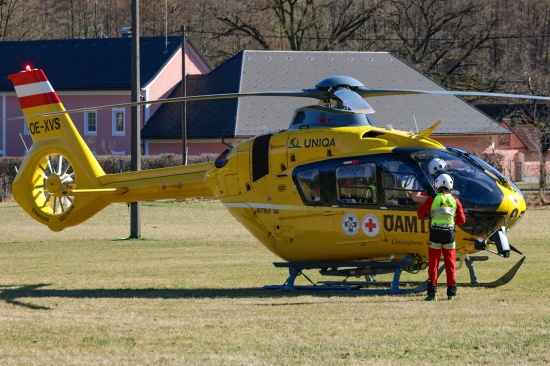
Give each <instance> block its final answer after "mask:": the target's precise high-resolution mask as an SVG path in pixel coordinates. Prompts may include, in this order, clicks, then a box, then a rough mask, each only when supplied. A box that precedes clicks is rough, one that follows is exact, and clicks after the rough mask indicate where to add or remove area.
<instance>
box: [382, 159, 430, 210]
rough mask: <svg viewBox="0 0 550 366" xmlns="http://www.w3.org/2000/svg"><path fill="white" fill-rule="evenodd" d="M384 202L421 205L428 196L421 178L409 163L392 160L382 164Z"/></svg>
mask: <svg viewBox="0 0 550 366" xmlns="http://www.w3.org/2000/svg"><path fill="white" fill-rule="evenodd" d="M382 179H383V188H384V203H385V204H389V205H399V206H419V205H421V204H422V203H424V201H426V199H427V198H428V193H427V191H426V189H425V187H424V186H423V185H422V183H421V180H420V179H419V177H418V176H417V175H416V173H415V172H414V170H413V169H412V167H411V166H410V165H408V164H407V163H405V162H403V161H400V160H390V161H386V162H384V164H383V165H382Z"/></svg>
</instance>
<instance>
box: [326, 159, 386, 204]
mask: <svg viewBox="0 0 550 366" xmlns="http://www.w3.org/2000/svg"><path fill="white" fill-rule="evenodd" d="M336 182H337V189H338V192H337V193H338V202H340V203H359V204H376V203H378V194H377V188H376V164H374V163H368V164H357V165H344V166H340V167H338V168H336Z"/></svg>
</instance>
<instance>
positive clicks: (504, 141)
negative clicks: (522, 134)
mask: <svg viewBox="0 0 550 366" xmlns="http://www.w3.org/2000/svg"><path fill="white" fill-rule="evenodd" d="M497 144H498V146H510V134H508V133H506V134H502V135H498V142H497Z"/></svg>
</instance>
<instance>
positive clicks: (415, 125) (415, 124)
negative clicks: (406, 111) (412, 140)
mask: <svg viewBox="0 0 550 366" xmlns="http://www.w3.org/2000/svg"><path fill="white" fill-rule="evenodd" d="M413 119H414V127H416V134H417V135H418V124H417V123H416V116H415V115H414V113H413Z"/></svg>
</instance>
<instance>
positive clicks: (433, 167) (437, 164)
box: [428, 158, 447, 174]
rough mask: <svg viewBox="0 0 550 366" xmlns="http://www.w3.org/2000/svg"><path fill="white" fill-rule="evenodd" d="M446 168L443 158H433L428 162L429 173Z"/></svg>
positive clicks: (442, 170)
mask: <svg viewBox="0 0 550 366" xmlns="http://www.w3.org/2000/svg"><path fill="white" fill-rule="evenodd" d="M446 170H447V162H446V161H445V160H443V159H439V158H435V159H432V160H431V161H430V162H429V163H428V171H429V172H430V174H436V173H437V172H444V171H446Z"/></svg>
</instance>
